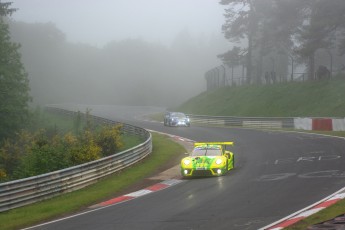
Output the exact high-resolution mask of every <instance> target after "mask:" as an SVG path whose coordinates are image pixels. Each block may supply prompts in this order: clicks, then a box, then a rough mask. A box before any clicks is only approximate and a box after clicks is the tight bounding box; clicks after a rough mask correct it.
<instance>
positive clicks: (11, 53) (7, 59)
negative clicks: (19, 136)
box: [0, 2, 31, 140]
mask: <svg viewBox="0 0 345 230" xmlns="http://www.w3.org/2000/svg"><path fill="white" fill-rule="evenodd" d="M10 5H11V3H9V2H7V3H2V2H0V103H1V106H0V140H1V139H4V138H6V137H8V136H10V135H11V134H13V133H14V132H15V131H17V130H18V129H20V128H21V127H22V126H23V124H25V122H26V121H27V118H28V116H29V112H28V103H29V102H30V100H31V98H30V96H29V90H30V89H29V81H28V74H27V73H26V71H25V69H24V66H23V64H22V63H21V56H20V53H19V51H18V50H19V47H20V45H19V44H15V43H12V42H11V40H10V34H9V28H8V25H7V24H6V22H5V17H6V16H9V15H11V14H12V13H13V12H14V11H15V9H11V8H10Z"/></svg>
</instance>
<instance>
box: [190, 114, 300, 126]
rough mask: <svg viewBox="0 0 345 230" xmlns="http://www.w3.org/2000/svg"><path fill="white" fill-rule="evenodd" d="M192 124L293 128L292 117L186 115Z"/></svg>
mask: <svg viewBox="0 0 345 230" xmlns="http://www.w3.org/2000/svg"><path fill="white" fill-rule="evenodd" d="M188 116H189V117H190V119H191V122H192V123H198V124H206V125H221V126H241V127H248V128H294V118H292V117H229V116H206V115H193V114H188Z"/></svg>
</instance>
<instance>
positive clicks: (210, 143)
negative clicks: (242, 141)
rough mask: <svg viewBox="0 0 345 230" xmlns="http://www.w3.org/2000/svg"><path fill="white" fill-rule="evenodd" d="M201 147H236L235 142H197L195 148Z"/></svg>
mask: <svg viewBox="0 0 345 230" xmlns="http://www.w3.org/2000/svg"><path fill="white" fill-rule="evenodd" d="M200 145H231V146H234V142H230V141H227V142H195V143H194V147H196V146H200Z"/></svg>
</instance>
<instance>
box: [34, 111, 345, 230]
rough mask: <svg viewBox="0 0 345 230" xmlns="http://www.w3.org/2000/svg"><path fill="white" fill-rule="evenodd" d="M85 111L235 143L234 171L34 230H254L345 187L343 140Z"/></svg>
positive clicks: (139, 113) (186, 135) (202, 138)
mask: <svg viewBox="0 0 345 230" xmlns="http://www.w3.org/2000/svg"><path fill="white" fill-rule="evenodd" d="M79 106H80V105H79ZM87 107H88V108H92V111H91V114H93V115H97V116H102V117H105V118H108V119H114V120H117V121H121V122H126V123H129V124H132V125H137V126H140V127H143V128H147V129H150V130H156V131H160V132H164V133H170V134H174V135H177V136H181V137H184V138H188V139H191V140H194V141H234V142H235V146H234V147H233V148H232V151H233V152H234V153H235V159H236V166H235V169H234V170H233V171H230V172H229V173H228V174H226V175H225V176H221V177H211V178H199V179H189V180H183V181H182V182H181V183H179V184H177V185H174V186H171V187H169V188H167V189H164V190H161V191H158V192H155V193H152V194H148V195H145V196H141V197H139V198H137V199H133V200H130V201H127V202H123V203H118V204H116V205H113V206H108V207H106V208H102V209H99V210H95V211H92V212H89V213H84V214H81V215H78V216H75V217H73V218H67V219H64V220H59V221H56V222H53V223H50V224H46V225H41V226H39V227H36V228H34V229H59V230H60V229H65V230H67V229H107V230H108V229H121V230H126V229H128V230H133V229H140V230H153V229H160V230H161V229H167V230H170V229H186V230H191V229H208V230H209V229H233V230H237V229H238V230H244V229H247V230H251V229H259V228H261V227H263V226H266V225H268V224H270V223H272V222H275V221H277V220H278V219H281V218H283V217H285V216H287V215H289V214H291V213H294V212H296V211H298V210H300V209H302V208H304V207H306V206H309V205H310V204H312V203H315V202H317V201H318V200H321V199H323V198H324V197H326V196H328V195H330V194H332V193H334V192H335V191H337V190H339V189H341V188H343V187H344V186H345V152H344V150H345V140H344V139H340V138H333V137H327V136H320V135H312V134H306V133H295V132H278V131H267V130H266V131H265V130H250V129H241V128H231V127H226V128H222V127H200V126H194V125H193V124H192V126H191V127H165V126H163V124H161V123H158V122H150V121H145V120H142V119H141V118H142V117H143V115H145V114H149V113H155V112H159V111H160V110H161V109H160V108H154V107H125V106H116V107H115V106H114V107H112V106H87ZM81 111H82V110H81ZM181 180H182V178H181Z"/></svg>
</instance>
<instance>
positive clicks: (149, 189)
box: [92, 179, 183, 208]
mask: <svg viewBox="0 0 345 230" xmlns="http://www.w3.org/2000/svg"><path fill="white" fill-rule="evenodd" d="M181 182H183V180H178V179H171V180H166V181H162V182H159V183H157V184H155V185H152V186H149V187H147V188H144V189H141V190H138V191H136V192H132V193H129V194H126V195H123V196H119V197H116V198H113V199H110V200H107V201H104V202H101V203H99V204H96V205H93V206H92V207H97V208H99V207H105V206H109V205H114V204H118V203H122V202H125V201H128V200H132V199H135V198H138V197H141V196H144V195H147V194H150V193H153V192H157V191H160V190H162V189H165V188H168V187H170V186H173V185H176V184H179V183H181Z"/></svg>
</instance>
